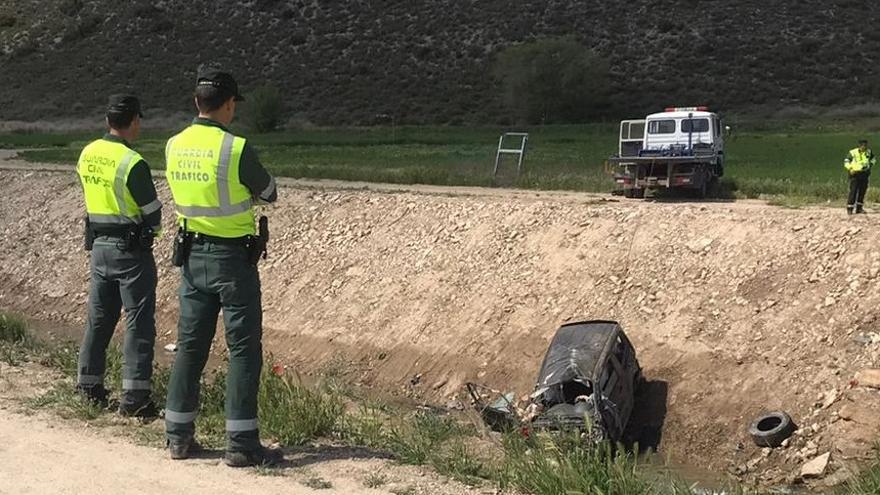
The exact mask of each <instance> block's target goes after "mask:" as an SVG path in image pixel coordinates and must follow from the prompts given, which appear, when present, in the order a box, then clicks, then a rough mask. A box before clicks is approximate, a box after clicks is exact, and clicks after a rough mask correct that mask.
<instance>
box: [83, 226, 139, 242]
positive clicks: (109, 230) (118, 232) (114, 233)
mask: <svg viewBox="0 0 880 495" xmlns="http://www.w3.org/2000/svg"><path fill="white" fill-rule="evenodd" d="M132 228H133V227H132V226H129V227H94V226H93V227H92V230H93V231H94V232H95V236H98V237H100V236H106V237H117V238H120V239H121V238H123V237H125V236H127V235H128V234H129V233H130V232H132Z"/></svg>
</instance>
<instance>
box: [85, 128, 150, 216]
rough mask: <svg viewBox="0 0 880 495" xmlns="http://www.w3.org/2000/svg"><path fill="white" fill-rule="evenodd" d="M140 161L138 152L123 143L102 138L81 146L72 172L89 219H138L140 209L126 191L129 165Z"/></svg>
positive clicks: (129, 171)
mask: <svg viewBox="0 0 880 495" xmlns="http://www.w3.org/2000/svg"><path fill="white" fill-rule="evenodd" d="M141 160H142V158H141V155H139V154H138V153H137V152H136V151H134V150H132V149H130V148H128V147H127V146H125V145H124V144H122V143H115V142H112V141H106V140H103V139H99V140H97V141H94V142H93V143H91V144H89V145H88V146H86V147H85V149H83V151H82V153H81V154H80V158H79V162H78V163H77V166H76V171H77V174H78V175H79V178H80V182H81V183H82V186H83V193H84V196H85V203H86V212H87V213H88V215H89V220H90V221H92V222H95V223H104V224H117V225H128V224H137V223H140V222H141V215H142V212H141V208H140V207H139V206H138V205H137V203H136V202H135V201H134V198H133V197H132V195H131V192H130V191H129V190H128V176H129V174H130V173H131V167H132V165H134V164H136V163H138V162H139V161H141Z"/></svg>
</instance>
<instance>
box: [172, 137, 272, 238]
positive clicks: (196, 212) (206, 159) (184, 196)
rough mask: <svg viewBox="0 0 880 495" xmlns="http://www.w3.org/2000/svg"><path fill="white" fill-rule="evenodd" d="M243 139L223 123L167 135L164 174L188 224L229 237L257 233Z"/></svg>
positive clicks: (199, 229)
mask: <svg viewBox="0 0 880 495" xmlns="http://www.w3.org/2000/svg"><path fill="white" fill-rule="evenodd" d="M244 144H245V140H244V139H243V138H240V137H236V136H234V135H232V134H230V133H228V132H226V131H224V130H223V129H220V128H219V127H213V126H206V125H199V124H195V125H193V126H191V127H189V128H187V129H186V130H184V131H183V132H181V133H180V134H178V135H176V136H174V137H173V138H171V139H170V140H168V145H167V146H166V148H165V154H166V163H167V168H166V170H165V175H166V177H167V179H168V184H169V186H170V187H171V193H172V195H173V196H174V203H175V204H176V205H177V213H178V217H179V220H180V221H181V222H182V220H183V219H184V218H185V219H187V228H188V229H189V230H191V231H193V232H199V233H202V234H207V235H213V236H217V237H227V238H229V237H243V236H246V235H253V234H255V233H256V230H255V227H254V213H253V201H252V199H251V192H250V190H248V189H247V187H245V186H244V185H243V184H242V183H241V181H240V180H239V165H240V162H241V153H242V150H243V149H244Z"/></svg>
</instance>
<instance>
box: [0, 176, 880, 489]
mask: <svg viewBox="0 0 880 495" xmlns="http://www.w3.org/2000/svg"><path fill="white" fill-rule="evenodd" d="M159 188H160V195H161V197H162V199H163V201H164V202H165V203H166V204H168V205H169V207H168V208H166V210H165V211H166V213H170V212H171V210H172V208H170V197H169V194H168V190H167V187H166V186H165V185H164V183H161V182H160V183H159ZM80 196H81V192H80V190H79V185H78V183H77V181H76V178H75V177H74V176H73V175H72V173H71V172H70V171H69V170H67V171H64V172H63V173H59V172H57V171H56V172H46V171H39V172H38V171H27V172H25V171H21V170H0V307H6V308H9V309H14V310H18V311H21V312H23V313H25V314H28V315H30V316H31V317H34V318H40V319H45V320H50V321H59V322H63V323H64V324H68V325H69V324H73V325H79V324H80V323H81V322H82V317H83V315H84V310H83V304H84V302H85V299H86V293H85V289H86V280H87V256H86V255H85V253H83V252H82V250H81V247H80V242H81V240H80V237H81V225H80V220H79V218H80V215H81V208H82V206H81V197H80ZM280 197H281V200H280V201H279V203H278V204H277V205H276V206H274V207H272V208H271V209H270V210H269V215H270V217H271V219H272V226H271V230H272V233H273V240H272V242H271V245H270V256H269V260H268V261H267V262H266V263H264V264H262V265H261V276H262V281H263V293H264V309H265V318H264V322H265V325H266V339H267V342H268V344H267V346H266V348H267V349H268V350H270V351H271V352H272V353H273V354H274V355H275V359H276V360H278V361H280V362H283V363H284V364H288V365H290V366H293V367H295V368H297V369H299V370H302V371H303V372H312V371H316V370H318V369H321V368H326V367H327V366H334V367H337V368H340V369H337V370H336V371H340V370H341V371H343V372H344V373H345V375H346V376H347V377H348V378H349V379H350V380H352V381H355V382H358V383H361V384H363V385H366V386H375V387H377V388H379V389H382V390H383V391H384V393H386V394H397V395H406V396H410V397H417V398H424V399H427V400H430V401H433V402H435V403H439V404H445V403H446V402H447V401H449V400H451V399H455V398H457V397H459V394H460V393H461V389H462V385H463V384H464V382H466V381H477V382H482V383H485V384H487V385H489V386H492V387H495V388H498V389H505V390H514V391H516V392H517V393H518V394H519V395H523V394H526V393H528V392H530V390H531V387H532V386H533V382H532V381H533V380H534V378H535V373H536V372H537V368H538V366H539V365H540V360H541V358H542V356H543V354H544V352H545V350H546V345H547V343H548V341H549V339H550V338H551V337H552V335H553V332H554V331H555V329H556V328H557V327H558V325H559V324H560V323H562V322H564V321H567V320H570V319H577V318H599V319H609V318H611V319H617V320H619V321H621V322H622V324H623V326H624V328H625V329H626V330H627V333H628V334H629V335H630V336H631V338H632V340H633V342H634V344H635V346H636V348H637V351H638V354H639V359H640V361H641V363H642V365H643V367H644V368H645V375H646V377H647V378H648V379H649V380H650V383H649V387H648V388H647V395H646V396H645V397H642V399H641V400H642V401H643V402H642V404H641V407H640V408H639V409H638V412H637V414H639V415H640V416H638V417H637V421H636V423H637V424H638V425H639V426H640V427H641V428H642V429H643V430H644V431H643V432H642V433H640V435H641V436H640V438H642V439H643V441H650V442H651V443H652V444H653V445H655V446H657V447H658V448H659V449H660V451H661V452H663V453H664V454H665V455H668V456H670V457H672V458H673V459H674V460H676V461H678V462H682V463H689V462H690V463H694V464H699V465H700V466H704V467H706V468H708V469H710V470H713V471H715V472H719V473H727V472H729V473H735V474H736V475H738V476H740V477H742V478H746V479H749V480H753V481H762V482H775V481H785V480H787V479H789V480H790V478H791V477H792V476H796V475H797V473H799V470H800V466H801V465H802V464H803V463H804V462H807V461H809V460H810V459H812V458H813V457H814V456H816V455H821V454H823V453H824V452H832V454H833V455H832V464H831V467H830V468H829V473H834V472H842V471H843V470H844V468H853V467H855V466H856V465H857V463H858V462H859V461H861V460H864V459H866V458H868V457H870V455H871V454H870V452H871V444H872V441H873V439H874V438H875V437H876V434H877V431H878V428H880V425H878V424H875V423H874V422H872V421H869V420H867V419H865V418H870V417H874V416H876V414H875V411H876V410H878V409H880V399H878V397H876V394H869V393H867V392H866V391H864V390H863V389H861V388H858V387H857V388H852V384H851V380H852V378H853V376H854V375H855V373H856V372H857V371H859V370H860V369H862V368H865V367H871V366H874V365H875V364H876V363H878V362H880V309H878V308H880V290H878V289H880V288H878V281H880V248H878V247H877V245H876V239H877V238H878V237H880V222H878V221H877V218H878V217H877V216H876V215H875V214H869V215H866V216H858V217H851V218H848V217H846V216H845V215H844V214H843V210H842V208H841V209H829V208H805V209H801V210H787V209H780V208H776V207H772V206H768V205H764V204H761V203H758V202H727V203H725V202H711V203H695V202H690V203H689V202H682V203H668V202H665V203H664V202H643V201H628V200H621V201H617V200H616V199H615V198H611V197H603V196H599V195H581V194H576V193H535V192H526V191H517V192H509V191H498V190H481V189H468V190H459V189H456V188H425V187H412V188H409V187H404V186H382V187H378V188H377V187H372V186H371V187H370V188H369V189H351V188H350V185H345V186H344V187H342V186H341V185H339V184H325V183H318V184H310V183H299V182H291V183H286V185H285V186H284V187H282V189H281V195H280ZM170 216H171V215H170V214H167V215H166V219H167V221H168V222H169V223H168V224H167V226H166V231H168V232H170V231H172V229H173V226H172V225H171V223H170V222H171V219H170V218H169V217H170ZM168 244H169V242H168V241H167V239H166V240H164V241H162V242H160V243H159V247H158V248H157V250H156V255H157V259H158V260H159V265H160V284H159V290H158V307H159V308H160V314H159V315H158V320H159V332H160V337H159V340H160V342H161V345H164V344H166V343H169V342H172V341H173V339H174V329H175V322H176V311H177V302H176V294H175V289H176V285H177V277H176V274H175V273H174V271H173V270H172V269H171V267H170V265H169V263H168V261H167V260H168ZM221 348H222V345H221ZM775 409H783V410H785V411H788V412H789V413H790V414H792V416H793V417H794V418H795V421H796V422H797V423H798V424H799V425H801V427H802V428H801V430H800V431H799V433H798V434H797V435H796V437H795V438H794V439H793V441H792V443H791V446H790V447H788V448H786V449H782V450H779V451H774V452H773V453H771V454H770V455H767V456H765V455H763V454H762V452H761V451H760V449H758V448H757V447H755V446H753V445H752V444H751V441H750V440H749V438H748V436H747V434H746V431H747V428H748V426H749V423H750V422H751V421H752V419H753V418H754V417H756V416H757V415H758V414H760V413H761V412H764V411H766V410H775ZM847 418H849V419H847Z"/></svg>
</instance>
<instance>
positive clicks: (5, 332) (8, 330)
mask: <svg viewBox="0 0 880 495" xmlns="http://www.w3.org/2000/svg"><path fill="white" fill-rule="evenodd" d="M0 341H2V342H5V343H7V344H13V345H28V344H32V343H33V337H32V336H31V334H30V332H28V328H27V324H26V323H25V321H24V320H23V319H22V318H19V317H18V316H15V315H12V314H9V313H5V312H0Z"/></svg>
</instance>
